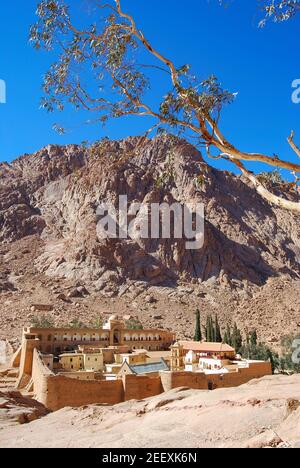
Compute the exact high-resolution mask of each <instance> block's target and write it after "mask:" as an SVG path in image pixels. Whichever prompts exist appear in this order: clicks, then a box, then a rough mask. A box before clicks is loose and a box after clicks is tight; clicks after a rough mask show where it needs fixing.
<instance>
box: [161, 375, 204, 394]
mask: <svg viewBox="0 0 300 468" xmlns="http://www.w3.org/2000/svg"><path fill="white" fill-rule="evenodd" d="M160 378H161V382H162V388H163V391H164V392H168V391H169V390H172V388H178V387H188V388H193V389H196V390H206V389H207V388H208V383H207V378H206V375H205V374H203V373H199V372H167V371H165V372H161V373H160Z"/></svg>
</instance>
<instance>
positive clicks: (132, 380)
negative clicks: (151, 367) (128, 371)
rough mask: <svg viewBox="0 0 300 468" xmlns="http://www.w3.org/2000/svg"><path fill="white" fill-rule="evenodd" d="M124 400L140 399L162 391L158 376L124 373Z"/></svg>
mask: <svg viewBox="0 0 300 468" xmlns="http://www.w3.org/2000/svg"><path fill="white" fill-rule="evenodd" d="M123 383H124V388H125V400H126V401H127V400H142V399H144V398H150V397H152V396H155V395H159V394H160V393H162V392H163V388H162V385H161V379H160V377H158V376H157V377H148V376H143V375H125V376H124V377H123Z"/></svg>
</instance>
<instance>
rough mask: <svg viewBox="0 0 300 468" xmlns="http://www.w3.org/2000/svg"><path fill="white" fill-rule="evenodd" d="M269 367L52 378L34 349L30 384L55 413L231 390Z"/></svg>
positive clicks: (262, 374)
mask: <svg viewBox="0 0 300 468" xmlns="http://www.w3.org/2000/svg"><path fill="white" fill-rule="evenodd" d="M271 374H272V371H271V365H270V364H269V363H263V364H260V365H255V364H253V366H252V365H250V367H249V368H245V369H239V371H237V372H234V373H230V374H224V375H222V376H221V375H206V374H204V373H199V372H167V371H163V372H160V375H159V376H156V377H153V376H151V377H150V376H146V375H144V376H143V375H140V376H138V375H125V376H124V377H123V378H122V379H117V380H111V381H108V380H76V379H74V378H70V377H67V376H64V375H55V374H54V373H53V372H52V371H51V370H50V369H48V367H47V366H46V365H45V364H44V363H43V360H42V357H41V354H40V352H39V351H38V349H34V351H33V360H32V374H31V384H32V389H33V392H34V396H35V398H36V399H37V400H38V401H40V402H41V403H43V404H44V405H45V406H46V407H47V408H48V409H50V410H52V411H57V410H59V409H61V408H64V407H66V406H71V407H80V406H83V405H89V404H107V405H115V404H117V403H122V402H124V401H128V400H133V399H136V400H142V399H144V398H149V397H152V396H155V395H159V394H161V393H163V392H165V391H169V390H171V389H173V388H178V387H188V388H192V389H197V390H213V389H217V388H224V387H235V386H238V385H242V384H244V383H247V382H249V381H250V380H252V379H254V378H260V377H263V376H265V375H271Z"/></svg>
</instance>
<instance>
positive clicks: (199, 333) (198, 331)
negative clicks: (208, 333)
mask: <svg viewBox="0 0 300 468" xmlns="http://www.w3.org/2000/svg"><path fill="white" fill-rule="evenodd" d="M195 315H196V325H195V336H194V341H202V330H201V315H200V310H199V309H197V310H196V314H195Z"/></svg>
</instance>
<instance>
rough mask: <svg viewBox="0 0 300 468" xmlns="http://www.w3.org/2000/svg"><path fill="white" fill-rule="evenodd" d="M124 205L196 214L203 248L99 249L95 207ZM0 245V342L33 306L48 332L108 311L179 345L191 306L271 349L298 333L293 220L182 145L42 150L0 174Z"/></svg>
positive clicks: (142, 245) (118, 242) (298, 227)
mask: <svg viewBox="0 0 300 468" xmlns="http://www.w3.org/2000/svg"><path fill="white" fill-rule="evenodd" d="M275 189H276V187H275ZM124 194H126V195H127V196H128V200H129V202H130V203H133V202H140V203H148V204H149V203H151V202H157V203H158V202H159V203H163V202H167V203H169V204H172V203H174V202H180V203H182V204H183V203H203V204H204V206H205V241H204V246H203V248H201V249H200V250H187V249H186V248H185V239H181V240H179V239H142V240H131V239H99V237H98V235H97V222H98V220H99V218H98V217H97V207H98V206H99V204H100V203H103V202H110V203H112V204H114V205H115V206H116V207H117V206H118V197H119V195H124ZM287 196H291V197H292V196H293V194H292V193H291V194H289V193H288V194H287ZM0 241H1V245H0V294H1V295H2V301H1V305H0V328H1V335H2V336H5V337H7V336H8V337H9V338H10V337H14V336H16V335H17V332H18V327H19V326H21V325H23V324H24V323H27V322H28V321H30V319H31V318H32V311H31V307H32V304H38V303H43V304H51V305H52V308H50V309H52V310H51V314H52V316H53V319H54V320H55V321H56V322H57V323H60V322H62V321H65V322H66V321H68V320H71V319H74V318H76V319H82V320H84V321H85V322H86V321H88V320H90V319H93V317H96V316H97V314H99V313H102V314H105V313H106V312H107V313H109V312H111V308H115V309H117V311H119V312H124V313H125V312H126V313H127V314H128V313H132V314H133V315H136V316H138V317H139V319H140V320H141V321H142V322H144V323H145V324H149V325H151V326H152V325H160V326H166V327H167V328H174V326H175V325H174V324H176V327H177V331H178V332H179V333H180V334H181V335H182V336H190V335H191V333H192V331H193V313H194V311H195V307H197V305H198V306H200V307H201V309H202V310H203V314H204V315H205V314H206V313H208V312H209V313H218V314H219V316H220V319H221V323H225V321H227V320H237V321H238V323H239V324H240V325H241V326H242V327H243V328H245V327H253V326H257V327H258V328H261V333H262V335H263V337H264V338H266V339H269V340H271V341H273V342H276V341H278V339H279V338H280V336H281V335H282V334H283V332H295V331H297V330H298V327H299V326H300V323H299V322H300V319H299V298H298V295H297V290H299V289H298V288H299V283H300V281H299V274H300V223H299V218H298V217H297V216H296V215H294V214H292V213H289V212H287V211H284V210H281V209H278V208H275V207H273V206H271V205H269V204H268V203H267V202H266V201H264V200H263V199H262V198H261V197H260V196H259V195H258V194H257V192H256V191H255V189H254V188H253V187H251V185H249V183H248V182H247V181H246V180H244V179H243V177H239V176H235V175H233V174H231V173H229V172H224V171H219V170H216V169H214V168H212V167H211V166H209V165H208V164H207V163H206V162H205V161H204V160H203V158H202V156H201V154H200V153H199V151H198V150H197V149H196V148H194V147H193V146H191V145H190V144H188V143H187V142H186V141H184V140H179V139H174V138H170V137H165V136H161V137H157V138H155V139H153V140H150V139H146V138H138V137H132V138H128V139H125V140H122V141H106V140H103V141H101V142H99V143H97V144H95V145H93V146H92V147H91V148H85V147H82V146H75V145H70V146H66V147H60V146H48V147H46V148H43V149H42V150H41V151H38V152H37V153H35V154H32V155H24V156H22V157H20V158H19V159H17V160H16V161H14V162H13V163H11V164H7V163H2V164H0ZM170 304H171V305H172V306H171V307H170ZM12 319H13V320H12ZM270 322H271V323H270ZM298 331H299V330H298Z"/></svg>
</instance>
